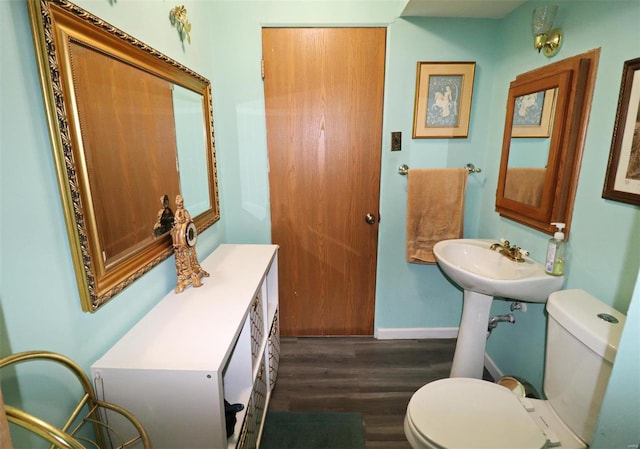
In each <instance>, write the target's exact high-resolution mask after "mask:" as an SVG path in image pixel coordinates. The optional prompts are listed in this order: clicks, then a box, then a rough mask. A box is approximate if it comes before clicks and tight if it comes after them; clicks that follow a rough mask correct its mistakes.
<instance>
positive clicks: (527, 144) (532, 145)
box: [504, 88, 558, 207]
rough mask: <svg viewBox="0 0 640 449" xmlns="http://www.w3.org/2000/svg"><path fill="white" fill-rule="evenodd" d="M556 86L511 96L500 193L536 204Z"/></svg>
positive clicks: (544, 172)
mask: <svg viewBox="0 0 640 449" xmlns="http://www.w3.org/2000/svg"><path fill="white" fill-rule="evenodd" d="M557 90H558V89H557V88H553V89H548V90H546V91H545V90H540V91H537V92H532V93H529V94H525V95H520V96H518V97H515V98H514V102H515V103H514V108H513V119H512V120H513V122H512V129H511V142H510V144H509V161H508V164H507V174H506V181H505V191H504V196H505V198H507V199H510V200H513V201H519V202H522V203H524V204H527V205H529V206H533V207H540V204H541V202H542V190H543V189H542V187H543V185H544V179H545V177H546V172H547V163H548V160H549V149H550V148H549V146H550V143H551V139H550V136H551V129H552V128H553V120H554V118H555V106H556V104H555V99H556V97H557V95H556V93H557Z"/></svg>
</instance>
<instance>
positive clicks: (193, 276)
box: [171, 195, 209, 293]
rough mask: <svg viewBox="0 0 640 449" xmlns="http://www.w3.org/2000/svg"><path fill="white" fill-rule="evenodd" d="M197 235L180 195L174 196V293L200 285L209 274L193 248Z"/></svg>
mask: <svg viewBox="0 0 640 449" xmlns="http://www.w3.org/2000/svg"><path fill="white" fill-rule="evenodd" d="M197 235H198V233H197V229H196V225H195V224H194V223H193V221H192V220H191V215H190V214H189V211H187V210H186V209H185V208H184V200H183V199H182V196H181V195H178V196H176V211H175V213H174V222H173V229H171V239H172V240H173V251H174V252H175V257H176V273H177V275H178V280H177V284H176V293H180V292H181V291H182V290H184V289H185V288H186V287H188V286H189V285H191V284H193V286H194V287H200V286H202V281H201V279H202V278H203V277H208V276H209V273H207V272H206V271H204V270H203V269H202V267H201V266H200V264H199V263H198V255H197V254H196V248H195V246H196V239H197Z"/></svg>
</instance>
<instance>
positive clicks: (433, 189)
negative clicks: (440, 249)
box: [407, 168, 469, 264]
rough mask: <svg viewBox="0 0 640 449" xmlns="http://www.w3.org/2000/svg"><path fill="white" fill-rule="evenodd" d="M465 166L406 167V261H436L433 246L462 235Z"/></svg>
mask: <svg viewBox="0 0 640 449" xmlns="http://www.w3.org/2000/svg"><path fill="white" fill-rule="evenodd" d="M468 175H469V172H468V170H467V169H466V168H433V169H412V170H409V173H408V176H409V180H408V187H407V262H410V263H423V264H428V263H436V259H435V256H434V255H433V245H435V244H436V243H437V242H439V241H440V240H446V239H457V238H462V231H463V224H464V195H465V191H466V188H467V177H468Z"/></svg>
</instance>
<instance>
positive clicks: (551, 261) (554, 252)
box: [544, 223, 567, 276]
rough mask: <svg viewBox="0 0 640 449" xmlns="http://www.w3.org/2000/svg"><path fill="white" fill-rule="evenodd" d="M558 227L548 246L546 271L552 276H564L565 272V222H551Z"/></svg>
mask: <svg viewBox="0 0 640 449" xmlns="http://www.w3.org/2000/svg"><path fill="white" fill-rule="evenodd" d="M551 225H552V226H555V227H556V232H555V234H553V237H552V238H550V239H549V245H548V246H547V260H546V263H545V267H544V271H545V272H546V273H547V274H550V275H552V276H562V275H563V274H564V258H565V252H566V245H567V242H565V240H564V232H563V231H564V226H565V224H564V223H551Z"/></svg>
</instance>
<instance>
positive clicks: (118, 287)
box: [28, 0, 220, 312]
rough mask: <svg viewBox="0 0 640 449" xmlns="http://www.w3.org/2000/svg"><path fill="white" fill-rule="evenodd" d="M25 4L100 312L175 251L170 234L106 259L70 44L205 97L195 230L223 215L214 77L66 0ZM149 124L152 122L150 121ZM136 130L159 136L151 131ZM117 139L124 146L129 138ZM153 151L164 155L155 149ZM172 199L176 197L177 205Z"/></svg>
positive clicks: (75, 245) (88, 298)
mask: <svg viewBox="0 0 640 449" xmlns="http://www.w3.org/2000/svg"><path fill="white" fill-rule="evenodd" d="M28 6H29V15H30V19H31V28H32V33H33V38H34V44H35V52H36V58H37V62H38V68H39V74H40V83H41V86H42V91H43V98H44V103H45V111H46V114H47V122H48V125H49V134H50V139H51V143H52V149H53V154H54V163H55V167H56V172H57V176H58V187H59V190H60V195H61V198H62V205H63V211H64V215H65V220H66V228H67V234H68V238H69V242H70V247H71V248H70V249H71V254H72V259H73V264H74V269H75V273H76V279H77V285H78V290H79V294H80V300H81V303H82V309H83V310H84V311H88V312H95V311H96V310H97V309H98V308H99V307H100V306H102V305H104V304H105V303H106V302H107V301H108V300H110V299H111V298H112V297H113V296H115V295H116V294H118V293H119V292H121V291H122V290H123V289H124V288H125V287H127V286H128V285H130V284H131V283H132V282H134V281H135V280H136V279H138V278H140V277H141V276H142V275H144V274H145V273H146V272H148V271H149V270H151V268H153V267H154V266H156V265H158V264H159V263H160V262H162V261H163V260H165V259H166V258H168V257H169V256H170V255H171V254H172V252H173V249H172V244H171V238H170V235H169V233H168V232H166V233H164V234H163V235H160V236H159V237H157V238H151V239H147V240H149V241H143V242H140V244H136V245H135V246H134V245H132V246H131V247H130V248H127V249H126V250H125V251H123V252H121V253H119V254H116V255H115V256H114V257H113V258H112V260H109V261H107V257H106V255H105V252H104V248H103V247H102V243H101V237H100V236H99V235H98V230H99V228H98V226H99V225H100V223H98V222H97V220H96V211H95V209H96V208H97V207H98V206H99V204H97V203H99V202H100V201H99V199H97V198H94V197H93V195H94V192H92V188H91V187H92V185H93V184H91V182H90V181H91V179H90V177H91V173H92V170H93V171H97V170H98V169H99V168H100V167H97V168H96V167H94V166H92V167H89V168H88V163H87V160H88V159H90V158H91V155H90V154H85V149H86V148H88V147H91V148H93V146H95V145H96V144H100V143H101V142H90V143H89V142H85V141H83V128H82V126H81V121H82V117H81V116H80V112H79V110H78V99H77V98H76V97H75V96H74V92H75V90H74V89H75V86H74V82H76V81H77V80H75V77H76V76H77V74H76V73H75V72H74V71H73V70H72V67H71V55H70V52H71V50H70V48H71V46H72V44H74V45H75V44H79V45H81V46H83V47H86V48H89V49H90V50H93V51H95V52H96V53H99V54H102V55H106V56H107V57H109V58H113V60H114V61H116V63H119V62H122V63H124V64H126V65H127V66H130V67H133V68H135V69H137V70H142V71H144V72H145V73H146V74H150V75H152V76H153V77H157V78H158V79H159V80H161V81H160V82H162V83H165V84H170V85H177V86H181V87H183V88H185V89H188V90H190V91H192V92H194V93H196V94H197V95H200V96H201V97H202V115H203V117H202V124H203V125H202V128H203V133H204V134H205V136H204V137H203V139H202V140H203V141H204V145H205V148H204V149H203V151H204V152H205V155H204V156H203V163H205V159H206V166H207V170H206V171H207V174H206V176H207V178H208V179H207V181H208V192H206V194H205V195H207V196H208V208H205V210H204V211H203V212H202V213H200V214H199V215H197V216H196V217H195V218H194V222H195V224H196V226H197V229H198V232H202V231H203V230H204V229H206V228H208V227H209V226H211V225H212V224H213V223H215V222H216V221H218V220H219V218H220V212H219V211H220V207H219V200H218V187H217V174H216V163H215V147H214V134H213V110H212V102H211V85H210V82H209V80H207V79H206V78H204V77H202V76H201V75H199V74H197V73H195V72H193V71H192V70H190V69H189V68H187V67H185V66H183V65H182V64H180V63H178V62H176V61H174V60H173V59H171V58H169V57H168V56H165V55H164V54H162V53H160V52H158V51H157V50H154V49H153V48H151V47H149V46H148V45H146V44H144V43H142V42H140V41H139V40H137V39H136V38H134V37H132V36H130V35H128V34H127V33H125V32H123V31H121V30H119V29H117V28H115V27H114V26H112V25H110V24H108V23H106V22H105V21H103V20H102V19H100V18H98V17H96V16H94V15H92V14H91V13H89V12H87V11H85V10H83V9H82V8H80V7H78V6H76V5H74V4H73V3H70V2H68V1H66V0H28ZM145 76H147V75H145ZM196 98H197V97H196ZM85 101H88V100H85ZM145 112H148V111H145ZM163 114H164V115H165V116H167V115H170V116H171V117H173V111H168V112H167V111H164V112H163ZM149 122H153V119H150V120H149ZM135 131H136V133H137V132H138V131H139V133H153V132H154V131H153V130H150V129H139V130H138V129H136V130H135ZM118 137H120V138H121V139H120V140H123V141H127V140H128V137H129V136H118ZM131 137H134V136H131ZM174 137H175V129H174ZM169 140H170V139H169ZM174 140H175V139H174ZM171 145H173V146H174V147H175V150H174V153H172V154H173V155H174V157H173V160H170V158H169V160H168V161H166V163H167V164H173V170H174V171H175V172H177V175H176V176H177V177H178V186H177V188H178V189H180V184H179V182H180V179H179V176H180V174H179V169H178V168H177V165H178V164H177V143H175V142H174V143H173V144H171ZM150 147H151V148H153V151H158V152H159V151H160V150H159V149H157V150H156V148H155V147H153V146H150ZM120 149H121V150H122V149H123V148H120ZM145 151H149V149H145ZM163 154H164V153H162V154H160V155H157V156H155V157H156V159H155V160H154V162H157V161H163V160H164V158H163ZM123 159H124V158H123ZM133 168H140V167H133ZM133 168H132V167H127V169H133ZM142 168H146V167H142ZM154 172H155V171H154V170H153V169H151V170H148V172H146V173H145V174H144V176H149V173H154ZM137 175H141V173H133V174H131V176H134V177H135V176H137ZM94 176H95V175H94ZM185 178H186V177H185ZM114 179H115V178H114ZM94 190H95V189H94ZM163 193H164V192H163ZM167 193H168V192H167ZM128 194H129V195H132V203H134V204H135V200H134V199H133V197H134V196H135V195H136V194H137V193H136V192H134V191H129V192H128ZM138 195H139V196H140V194H138ZM154 198H157V200H156V201H157V203H156V204H154V207H157V210H161V209H162V203H161V195H157V196H156V197H154ZM174 198H175V197H174ZM174 198H171V201H172V202H173V200H174ZM112 215H113V214H112ZM112 215H110V216H112ZM146 216H147V215H145V217H146ZM155 220H156V217H155V216H154V217H152V219H151V221H150V223H149V226H150V233H152V231H151V230H152V228H153V225H154V221H155ZM145 238H146V237H145Z"/></svg>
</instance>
